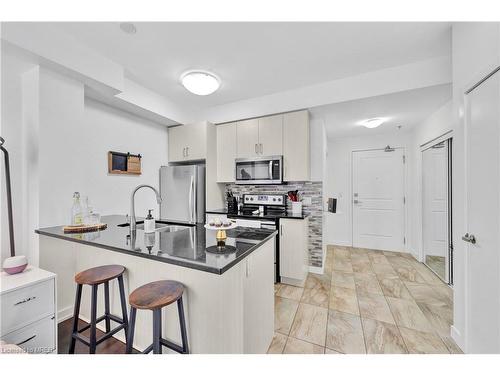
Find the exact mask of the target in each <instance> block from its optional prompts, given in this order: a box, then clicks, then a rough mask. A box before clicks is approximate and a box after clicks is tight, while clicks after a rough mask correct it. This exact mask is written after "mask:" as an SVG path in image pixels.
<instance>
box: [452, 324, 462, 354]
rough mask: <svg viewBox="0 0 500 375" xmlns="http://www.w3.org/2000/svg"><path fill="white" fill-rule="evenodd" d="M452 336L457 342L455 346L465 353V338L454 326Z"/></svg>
mask: <svg viewBox="0 0 500 375" xmlns="http://www.w3.org/2000/svg"><path fill="white" fill-rule="evenodd" d="M450 336H451V338H452V339H453V340H454V341H455V344H457V345H458V347H459V348H460V349H462V351H463V352H464V353H465V343H464V338H463V336H462V334H461V333H460V331H459V330H458V329H457V328H456V327H455V326H453V325H452V326H451V327H450Z"/></svg>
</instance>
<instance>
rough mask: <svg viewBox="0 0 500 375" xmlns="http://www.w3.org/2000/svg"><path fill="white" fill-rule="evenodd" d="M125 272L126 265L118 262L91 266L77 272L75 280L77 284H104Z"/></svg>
mask: <svg viewBox="0 0 500 375" xmlns="http://www.w3.org/2000/svg"><path fill="white" fill-rule="evenodd" d="M124 272H125V267H123V266H120V265H117V264H110V265H107V266H99V267H94V268H89V269H87V270H85V271H82V272H80V273H77V274H76V276H75V282H76V283H77V284H85V285H96V284H102V283H105V282H106V281H109V280H113V279H116V278H117V277H118V276H120V275H122V274H123V273H124Z"/></svg>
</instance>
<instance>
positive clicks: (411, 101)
mask: <svg viewBox="0 0 500 375" xmlns="http://www.w3.org/2000/svg"><path fill="white" fill-rule="evenodd" d="M451 95H452V87H451V84H447V85H438V86H432V87H426V88H422V89H417V90H410V91H403V92H399V93H395V94H389V95H381V96H374V97H370V98H366V99H359V100H353V101H349V102H343V103H335V104H330V105H325V106H320V107H316V108H313V109H310V111H311V114H312V116H313V117H317V118H322V119H323V120H324V122H325V127H326V133H327V137H328V138H339V137H350V136H363V135H374V134H381V133H389V132H397V131H399V129H398V125H401V131H406V130H409V129H411V128H412V127H413V126H415V125H417V124H419V123H421V122H422V121H423V120H425V119H426V118H427V117H429V116H430V115H431V114H432V113H433V112H435V111H436V110H437V109H438V108H440V107H441V106H443V105H444V104H445V103H446V102H447V101H449V100H450V99H451ZM374 117H386V118H387V122H386V123H384V124H383V125H380V126H379V127H377V128H374V129H368V128H365V127H364V126H361V125H359V124H358V122H359V121H363V120H366V119H370V118H374Z"/></svg>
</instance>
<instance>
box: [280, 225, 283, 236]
mask: <svg viewBox="0 0 500 375" xmlns="http://www.w3.org/2000/svg"><path fill="white" fill-rule="evenodd" d="M280 229H281V237H283V224H281V225H280Z"/></svg>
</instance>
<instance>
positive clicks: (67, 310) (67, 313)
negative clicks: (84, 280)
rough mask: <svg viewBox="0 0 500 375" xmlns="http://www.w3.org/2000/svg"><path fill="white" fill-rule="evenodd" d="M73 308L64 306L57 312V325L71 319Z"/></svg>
mask: <svg viewBox="0 0 500 375" xmlns="http://www.w3.org/2000/svg"><path fill="white" fill-rule="evenodd" d="M73 309H74V307H73V306H66V307H64V308H62V309H60V310H59V311H58V312H57V323H58V324H59V323H61V322H64V321H65V320H66V319H69V318H71V317H73Z"/></svg>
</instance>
